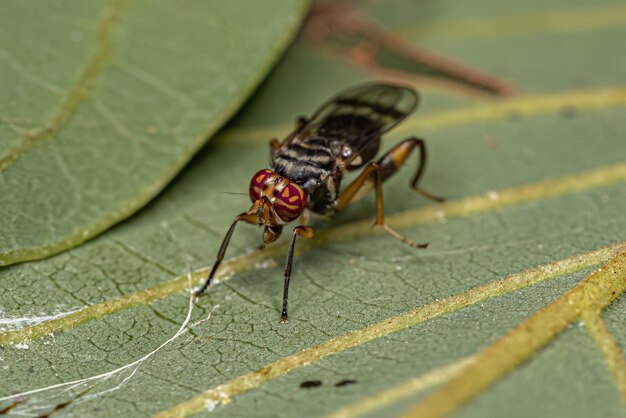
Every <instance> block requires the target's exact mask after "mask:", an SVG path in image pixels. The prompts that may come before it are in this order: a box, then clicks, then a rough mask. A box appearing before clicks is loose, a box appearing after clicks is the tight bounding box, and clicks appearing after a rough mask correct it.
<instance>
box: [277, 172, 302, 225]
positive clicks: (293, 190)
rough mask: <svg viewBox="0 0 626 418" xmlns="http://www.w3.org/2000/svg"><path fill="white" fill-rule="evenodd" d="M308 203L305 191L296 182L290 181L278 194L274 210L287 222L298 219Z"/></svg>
mask: <svg viewBox="0 0 626 418" xmlns="http://www.w3.org/2000/svg"><path fill="white" fill-rule="evenodd" d="M305 205H306V195H305V194H304V191H303V190H302V189H301V188H300V186H298V185H297V184H295V183H292V182H289V183H287V185H286V186H285V188H284V189H283V190H281V192H280V193H279V194H278V196H276V200H275V201H274V205H273V207H274V212H276V214H277V215H278V216H279V217H280V219H282V220H283V221H285V222H291V221H293V220H296V219H298V216H300V214H301V213H302V211H303V210H304V207H305Z"/></svg>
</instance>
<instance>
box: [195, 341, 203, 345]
mask: <svg viewBox="0 0 626 418" xmlns="http://www.w3.org/2000/svg"><path fill="white" fill-rule="evenodd" d="M193 343H194V344H196V345H197V344H202V341H201V340H194V341H193Z"/></svg>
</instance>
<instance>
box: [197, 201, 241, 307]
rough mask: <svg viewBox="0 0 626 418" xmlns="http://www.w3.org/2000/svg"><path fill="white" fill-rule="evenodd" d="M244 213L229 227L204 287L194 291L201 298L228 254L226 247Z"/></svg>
mask: <svg viewBox="0 0 626 418" xmlns="http://www.w3.org/2000/svg"><path fill="white" fill-rule="evenodd" d="M244 215H246V212H244V213H241V214H239V215H237V216H236V217H235V220H234V221H233V223H232V225H231V226H230V228H228V232H227V233H226V236H225V237H224V240H223V241H222V245H220V250H219V251H218V252H217V257H216V259H215V264H213V268H212V269H211V273H209V277H207V279H206V281H205V282H204V284H203V285H202V287H201V288H200V289H198V290H196V291H195V292H193V296H194V297H196V298H199V297H200V296H202V294H203V293H204V291H205V290H207V288H208V287H209V286H210V285H211V280H212V279H213V276H215V272H216V271H217V268H218V267H219V266H220V264H221V263H222V260H223V259H224V255H225V254H226V248H228V244H229V243H230V238H231V237H232V236H233V232H235V227H236V226H237V222H239V221H241V220H242V219H243V216H244Z"/></svg>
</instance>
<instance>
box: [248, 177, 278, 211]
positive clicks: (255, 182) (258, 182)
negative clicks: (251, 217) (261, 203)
mask: <svg viewBox="0 0 626 418" xmlns="http://www.w3.org/2000/svg"><path fill="white" fill-rule="evenodd" d="M272 174H274V172H273V171H272V170H268V169H264V170H260V171H257V173H256V174H255V175H254V176H252V180H250V188H249V189H248V193H249V194H250V199H251V200H252V202H253V203H254V202H255V201H257V200H258V199H259V198H260V197H261V192H262V191H263V185H264V184H265V183H266V182H267V181H268V180H269V179H270V178H271V177H272Z"/></svg>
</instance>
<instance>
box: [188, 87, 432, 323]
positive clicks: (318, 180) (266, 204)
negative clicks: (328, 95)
mask: <svg viewBox="0 0 626 418" xmlns="http://www.w3.org/2000/svg"><path fill="white" fill-rule="evenodd" d="M417 103H418V94H417V92H416V91H415V90H413V89H412V88H409V87H405V86H400V85H395V84H364V85H359V86H356V87H353V88H351V89H349V90H346V91H344V92H342V93H340V94H338V95H337V96H336V97H334V98H332V99H330V100H329V101H327V102H326V103H324V104H323V105H322V106H320V107H319V109H318V110H317V111H316V112H315V113H314V114H313V116H311V117H310V118H308V119H307V118H302V117H301V118H298V120H297V121H296V127H295V129H294V131H293V132H292V133H291V134H289V136H287V137H286V138H285V139H284V140H283V142H279V141H278V140H277V139H276V138H274V139H272V140H271V141H270V165H271V168H269V169H263V170H260V171H258V172H257V173H256V174H254V175H253V176H252V179H251V180H250V186H249V189H248V193H249V195H250V200H251V201H252V207H251V208H250V209H248V210H247V211H245V212H243V213H240V214H239V215H237V216H236V217H235V220H234V221H233V223H232V225H231V226H230V228H229V229H228V232H227V233H226V237H224V240H223V241H222V245H221V246H220V249H219V251H218V253H217V257H216V261H215V264H214V265H213V268H212V270H211V272H210V273H209V276H208V278H207V279H206V281H205V283H204V284H203V286H202V287H201V288H200V289H198V290H197V291H196V292H195V293H194V295H195V296H196V297H199V296H200V295H202V294H203V293H204V292H205V291H206V289H207V288H208V287H209V286H210V284H211V280H212V279H213V276H214V275H215V272H216V271H217V268H218V267H219V265H220V263H221V262H222V260H223V259H224V255H225V253H226V248H227V247H228V243H229V242H230V239H231V237H232V235H233V232H234V231H235V226H236V225H237V223H238V222H240V221H244V222H247V223H250V224H253V225H257V226H262V227H263V243H264V244H269V243H272V242H274V241H276V239H278V237H279V236H280V234H281V232H282V230H283V228H284V227H285V226H286V225H287V224H289V223H291V222H294V221H296V220H298V221H299V225H297V226H296V227H294V228H293V230H292V234H291V241H290V243H289V250H288V252H287V260H286V262H285V270H284V286H283V305H282V311H281V318H280V321H281V322H283V323H286V322H288V315H287V300H288V293H289V280H290V278H291V266H292V260H293V252H294V247H295V243H296V238H297V237H302V238H311V237H312V236H313V229H312V228H311V227H310V226H308V225H307V224H308V220H309V213H310V212H314V213H318V214H323V215H332V214H334V213H336V212H338V211H340V210H342V209H343V208H344V207H345V206H346V205H347V204H348V203H350V202H352V201H354V200H356V199H358V198H360V197H362V196H363V195H365V194H366V193H367V192H369V191H371V190H374V191H375V194H376V224H377V225H379V226H381V227H382V228H383V229H384V230H385V231H386V232H388V233H389V234H391V235H392V236H394V237H395V238H397V239H399V240H401V241H402V242H404V243H406V244H408V245H410V246H412V247H414V248H426V247H427V246H428V244H427V243H424V244H420V243H416V242H414V241H411V240H410V239H408V238H407V237H405V236H404V235H402V234H400V233H399V232H397V231H395V230H394V229H392V228H391V227H389V226H388V225H387V224H385V220H384V210H383V192H382V182H383V181H385V180H387V179H388V178H389V177H391V176H392V175H393V174H394V173H396V172H397V171H398V170H399V169H400V167H402V165H403V164H404V163H405V161H406V160H407V158H408V156H409V155H410V154H411V152H412V151H413V150H415V149H417V150H418V151H419V161H418V166H417V171H416V172H415V175H414V176H413V179H412V181H411V188H412V189H413V190H415V191H417V192H419V193H421V194H422V195H423V196H425V197H427V198H428V199H431V200H434V201H437V202H442V201H443V199H442V198H439V197H436V196H433V195H431V194H430V193H427V192H425V191H424V190H422V189H421V188H419V187H418V182H419V180H420V178H421V177H422V174H423V172H424V168H425V165H426V145H425V143H424V140H423V139H420V138H416V137H411V138H408V139H405V140H404V141H402V142H400V143H399V144H398V145H396V146H395V147H393V148H392V149H391V150H389V151H388V152H387V153H385V154H384V155H383V156H382V157H380V158H379V159H378V160H376V161H372V159H373V158H374V157H375V156H376V154H377V153H378V149H379V148H380V139H381V136H382V134H384V133H386V132H387V131H389V130H390V129H392V128H393V127H394V126H396V125H397V124H399V123H400V122H401V121H402V120H404V119H405V118H406V117H407V116H408V115H409V114H410V113H411V112H413V110H415V108H416V107H417ZM357 169H361V173H360V174H359V176H358V177H357V178H356V179H355V180H354V181H352V182H351V183H349V184H348V185H347V186H346V187H345V188H344V189H341V181H342V179H343V176H344V174H345V173H346V172H348V171H353V170H357Z"/></svg>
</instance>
